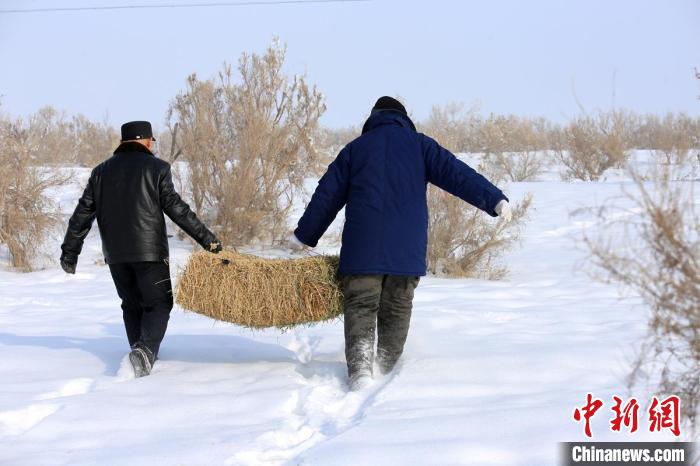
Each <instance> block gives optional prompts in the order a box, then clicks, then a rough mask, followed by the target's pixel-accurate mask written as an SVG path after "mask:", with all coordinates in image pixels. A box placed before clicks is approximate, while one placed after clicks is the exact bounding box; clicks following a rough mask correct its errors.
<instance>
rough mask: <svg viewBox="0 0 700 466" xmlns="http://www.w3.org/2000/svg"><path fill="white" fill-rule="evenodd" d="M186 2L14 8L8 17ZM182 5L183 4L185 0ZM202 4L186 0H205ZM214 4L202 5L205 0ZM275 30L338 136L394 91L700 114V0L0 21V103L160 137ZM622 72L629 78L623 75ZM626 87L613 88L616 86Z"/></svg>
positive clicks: (520, 104)
mask: <svg viewBox="0 0 700 466" xmlns="http://www.w3.org/2000/svg"><path fill="white" fill-rule="evenodd" d="M178 1H179V0H167V1H164V0H141V1H138V0H101V1H92V2H87V1H84V0H83V1H81V0H55V1H48V0H43V1H40V0H24V1H18V0H15V1H13V0H9V1H8V0H0V9H9V8H32V7H35V8H40V7H56V6H80V5H122V4H142V3H178ZM183 1H184V0H183ZM196 1H199V0H188V2H196ZM202 1H204V0H202ZM274 36H279V38H280V39H281V40H282V41H284V42H286V43H287V45H288V62H287V70H288V71H289V72H292V73H303V72H306V73H307V76H308V78H309V79H310V81H311V82H313V83H316V84H317V85H318V87H319V89H320V90H321V91H322V92H323V93H324V94H325V95H326V97H327V103H328V111H327V112H326V115H325V116H324V118H323V123H324V124H327V125H329V126H344V125H350V124H359V123H361V120H362V119H363V118H364V117H365V116H366V114H367V112H368V110H369V108H370V107H371V105H372V104H373V102H374V100H375V99H376V98H377V97H379V96H380V95H382V94H390V95H395V94H399V95H401V96H403V97H404V98H405V100H406V104H407V107H408V108H409V109H410V110H412V111H413V113H414V116H415V117H416V118H418V119H420V118H423V117H425V116H427V114H428V113H429V111H430V108H431V106H432V105H433V104H443V103H447V102H449V101H463V102H465V103H467V104H474V103H478V104H479V105H480V108H481V110H482V111H483V112H485V113H487V112H497V113H515V114H519V115H544V116H546V117H549V118H552V119H555V120H559V121H560V120H562V119H564V118H567V117H568V116H571V115H573V114H575V113H577V112H578V107H577V103H576V99H575V98H574V93H575V95H576V96H577V98H578V99H579V101H580V102H581V103H582V104H583V105H585V106H586V107H587V108H588V109H589V110H592V109H596V108H610V107H611V105H612V95H613V88H614V90H615V104H616V106H618V107H627V108H630V109H633V110H636V111H639V112H655V113H662V112H666V111H685V112H688V113H690V114H692V115H700V101H698V100H697V95H698V94H700V86H699V85H698V83H697V82H696V80H695V79H694V77H693V68H694V67H699V68H700V1H697V0H686V1H681V0H667V1H663V0H658V1H644V0H618V1H612V0H610V1H603V0H570V1H565V0H560V1H555V0H550V1H534V0H531V1H515V0H511V1H506V0H496V1H486V0H482V1H478V2H477V1H448V0H432V1H418V0H410V1H399V0H374V1H371V2H368V3H353V4H309V5H280V6H245V7H233V8H226V7H221V8H200V9H170V10H165V9H154V10H138V11H133V10H128V11H86V12H65V13H30V14H22V15H16V14H0V94H2V95H4V97H3V98H2V102H3V105H2V108H3V109H4V111H5V112H9V113H11V114H13V115H25V114H28V113H30V112H33V111H35V110H36V109H38V108H39V107H41V106H43V105H46V104H51V105H53V106H55V107H58V108H61V109H65V110H67V111H68V112H82V113H84V114H86V115H88V116H89V117H91V118H102V117H103V116H104V115H105V114H108V115H109V119H110V121H111V122H112V123H113V124H115V125H116V124H120V123H121V122H123V121H125V120H131V119H150V120H152V121H153V122H154V123H156V124H157V125H158V126H159V127H162V125H163V120H164V115H165V111H166V109H167V105H168V102H169V100H170V99H171V98H172V97H173V96H174V95H175V94H176V93H177V92H178V91H179V90H181V89H182V88H183V87H184V82H185V78H186V76H187V75H188V74H189V73H192V72H197V73H198V74H199V75H200V76H201V77H209V76H211V75H213V74H214V73H215V72H216V71H218V70H219V69H220V68H221V65H222V63H223V62H224V61H229V62H234V63H235V62H236V60H237V59H238V57H239V55H240V54H241V52H243V51H257V52H260V51H262V50H264V48H265V47H266V45H267V44H269V42H270V40H271V39H272V38H273V37H274ZM613 76H615V79H613ZM613 83H615V84H614V86H613Z"/></svg>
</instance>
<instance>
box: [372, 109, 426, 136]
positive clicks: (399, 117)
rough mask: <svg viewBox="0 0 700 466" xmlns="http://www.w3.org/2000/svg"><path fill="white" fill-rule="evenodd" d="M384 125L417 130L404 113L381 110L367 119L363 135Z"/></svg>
mask: <svg viewBox="0 0 700 466" xmlns="http://www.w3.org/2000/svg"><path fill="white" fill-rule="evenodd" d="M384 125H398V126H401V127H404V128H408V129H412V130H413V131H415V130H416V125H414V124H413V122H412V121H411V119H410V118H409V117H408V116H406V115H404V114H403V113H402V112H399V111H398V110H380V111H375V112H373V113H372V114H371V115H370V116H369V118H367V121H365V124H364V126H362V134H365V133H366V132H368V131H372V130H373V129H375V128H378V127H379V126H384Z"/></svg>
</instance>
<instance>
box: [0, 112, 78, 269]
mask: <svg viewBox="0 0 700 466" xmlns="http://www.w3.org/2000/svg"><path fill="white" fill-rule="evenodd" d="M31 153H32V143H31V139H30V130H29V129H28V127H27V125H26V124H25V123H23V122H22V121H15V122H12V121H7V120H5V121H2V122H0V243H2V244H5V245H6V246H7V248H8V250H9V253H10V260H11V264H12V266H14V267H16V268H18V269H20V270H22V271H29V270H32V269H33V268H34V267H35V265H36V259H38V257H39V255H40V251H41V247H42V245H43V243H44V241H45V240H46V239H47V238H48V237H49V236H50V234H51V233H52V232H53V231H54V230H55V228H56V227H58V225H59V224H60V216H59V214H58V213H57V212H56V210H55V206H54V204H53V202H52V200H51V199H50V198H49V197H48V196H47V195H46V190H48V189H49V188H54V187H58V186H61V185H63V184H65V183H66V182H67V181H68V178H67V177H65V176H61V175H59V174H56V173H55V172H48V171H47V170H42V169H41V168H40V167H37V166H35V165H33V164H32V163H33V160H32V157H31Z"/></svg>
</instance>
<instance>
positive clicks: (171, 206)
mask: <svg viewBox="0 0 700 466" xmlns="http://www.w3.org/2000/svg"><path fill="white" fill-rule="evenodd" d="M159 189H160V206H161V208H162V209H163V212H165V215H167V216H168V217H170V219H171V220H172V221H173V222H175V224H176V225H177V226H179V227H180V228H182V231H184V232H185V233H187V234H188V235H189V236H190V237H192V239H194V240H195V241H196V242H197V243H199V245H200V246H202V247H203V248H204V249H206V250H207V251H210V252H214V253H218V252H219V251H221V242H220V241H219V240H218V239H217V237H216V235H214V233H212V232H211V231H209V229H208V228H207V227H206V226H205V225H204V224H203V223H202V222H201V221H200V220H199V219H198V218H197V215H195V213H194V212H192V209H190V206H189V205H187V203H186V202H185V201H183V200H182V198H181V197H180V195H179V194H178V193H177V191H175V186H174V185H173V178H172V174H171V171H170V165H168V167H167V169H166V171H165V173H163V174H162V177H161V180H160V186H159Z"/></svg>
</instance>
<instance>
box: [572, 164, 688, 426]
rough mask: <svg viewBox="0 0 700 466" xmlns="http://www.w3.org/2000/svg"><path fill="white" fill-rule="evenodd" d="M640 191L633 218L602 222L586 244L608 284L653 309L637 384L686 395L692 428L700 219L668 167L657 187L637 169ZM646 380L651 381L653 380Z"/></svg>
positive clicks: (657, 176) (632, 195)
mask: <svg viewBox="0 0 700 466" xmlns="http://www.w3.org/2000/svg"><path fill="white" fill-rule="evenodd" d="M631 177H632V179H633V180H634V183H635V187H636V192H627V193H626V197H627V198H628V199H629V200H631V201H632V202H633V204H634V209H632V210H628V211H627V214H628V215H626V216H617V217H615V218H614V219H613V220H608V219H606V218H602V221H603V227H602V230H601V232H600V233H599V235H598V236H597V237H595V238H591V237H587V238H586V244H587V245H588V248H589V250H590V252H591V256H592V260H593V263H594V265H595V266H596V267H597V268H598V270H600V271H601V272H602V276H601V277H600V278H603V279H605V280H607V281H613V282H618V283H621V284H623V285H625V286H626V287H629V288H630V289H632V290H634V291H635V292H636V293H638V294H639V295H640V296H641V297H642V299H643V300H644V301H645V302H646V304H647V305H648V306H649V307H650V309H651V319H650V321H649V332H648V335H647V338H646V340H645V342H644V345H643V348H642V351H641V352H640V354H639V356H638V358H637V361H636V363H635V368H634V370H633V372H632V374H631V377H630V384H631V385H634V384H635V383H637V382H638V381H639V379H641V378H645V377H647V378H648V377H649V376H650V374H653V375H655V376H656V375H659V377H660V379H659V380H658V381H654V382H658V390H659V391H661V392H663V393H666V394H675V395H679V396H680V397H681V398H682V400H683V403H682V409H683V415H684V417H685V418H686V419H688V420H689V421H690V422H691V424H693V425H695V424H696V421H697V414H698V408H699V407H700V381H699V380H698V374H700V338H699V337H698V332H699V331H700V237H699V236H698V232H700V216H699V215H698V211H697V204H695V198H694V195H693V191H692V187H691V186H690V185H689V184H688V183H683V182H673V181H672V180H673V179H674V178H676V176H675V175H674V174H673V173H672V169H671V168H670V167H668V166H665V167H662V168H660V169H657V171H656V172H654V173H653V174H652V181H651V183H650V185H649V183H645V182H644V180H645V177H642V176H641V175H640V174H639V173H638V172H636V171H634V170H631ZM645 374H646V375H645Z"/></svg>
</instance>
